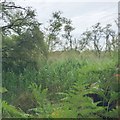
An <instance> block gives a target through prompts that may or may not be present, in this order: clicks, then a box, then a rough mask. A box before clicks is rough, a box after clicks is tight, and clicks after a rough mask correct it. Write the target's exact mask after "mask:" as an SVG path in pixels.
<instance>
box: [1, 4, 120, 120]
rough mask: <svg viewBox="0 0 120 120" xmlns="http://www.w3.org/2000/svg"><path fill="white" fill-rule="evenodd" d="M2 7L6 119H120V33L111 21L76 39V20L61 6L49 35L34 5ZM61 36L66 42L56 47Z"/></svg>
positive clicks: (4, 114) (3, 107)
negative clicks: (66, 14)
mask: <svg viewBox="0 0 120 120" xmlns="http://www.w3.org/2000/svg"><path fill="white" fill-rule="evenodd" d="M2 6H3V14H4V15H5V16H6V17H4V18H3V20H4V21H7V23H6V25H5V26H2V30H3V32H2V34H3V46H2V51H3V52H2V53H3V54H2V59H3V61H2V64H3V71H2V88H0V93H2V117H3V118H12V117H13V118H25V119H28V118H50V119H52V118H100V119H110V118H119V114H118V112H119V111H120V110H119V107H118V105H119V104H118V103H119V99H120V92H119V86H120V83H119V78H120V73H119V70H120V68H119V67H120V66H119V63H118V53H117V50H118V36H117V35H116V33H115V32H114V31H112V30H111V28H110V27H111V26H110V25H107V26H106V27H101V26H100V23H98V24H96V25H95V26H93V27H92V28H91V30H89V31H86V32H84V33H83V34H82V35H81V39H80V40H78V41H76V42H75V41H74V38H73V36H72V34H71V32H72V31H73V30H74V28H73V27H72V21H71V20H69V19H67V18H65V17H61V14H62V13H61V12H60V11H59V12H55V13H53V18H52V20H50V24H49V27H48V29H46V31H47V34H45V33H44V32H42V30H41V29H40V27H41V26H40V23H39V22H38V21H37V20H36V18H35V16H36V15H35V12H34V10H32V9H30V8H22V7H20V6H16V5H15V4H14V3H12V2H10V3H9V2H3V3H2ZM13 8H14V9H13ZM10 10H11V11H10ZM14 10H15V11H14ZM11 12H13V13H14V14H11ZM62 28H63V29H62ZM62 30H63V31H62ZM61 32H62V33H63V32H64V33H63V34H61ZM101 32H102V34H103V33H105V34H104V38H105V40H106V41H107V43H106V46H105V48H104V49H102V46H101V45H100V40H101V39H100V38H102V39H103V36H101V35H102V34H101ZM60 36H62V38H63V40H65V44H62V45H61V46H62V48H63V49H62V50H61V51H56V50H55V49H54V48H55V46H56V45H57V44H59V45H60V43H61V42H62V41H59V39H58V38H60ZM64 38H65V39H64ZM91 42H92V43H93V48H92V49H89V48H88V46H89V45H90V44H92V43H91ZM66 44H67V46H66ZM78 45H79V46H78ZM53 50H54V51H53Z"/></svg>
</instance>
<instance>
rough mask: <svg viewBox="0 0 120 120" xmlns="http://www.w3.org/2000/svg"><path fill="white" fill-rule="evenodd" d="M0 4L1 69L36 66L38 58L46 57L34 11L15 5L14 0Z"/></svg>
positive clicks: (42, 36) (41, 34) (42, 37)
mask: <svg viewBox="0 0 120 120" xmlns="http://www.w3.org/2000/svg"><path fill="white" fill-rule="evenodd" d="M1 4H2V9H3V10H2V17H3V21H2V22H3V25H2V27H1V28H2V34H3V46H2V52H3V56H2V58H3V61H2V62H3V70H7V69H13V68H14V69H15V68H16V69H17V70H18V69H19V68H20V69H21V70H23V69H24V68H26V67H27V66H32V67H35V68H37V61H38V59H39V60H40V58H41V59H43V58H45V57H47V51H46V46H45V43H44V35H43V33H42V32H41V30H40V28H39V27H40V23H39V22H38V21H37V20H36V18H35V17H36V14H35V11H34V10H32V9H31V8H30V7H28V8H23V7H21V6H16V5H15V3H14V2H2V3H1ZM11 66H12V67H11ZM16 69H15V71H16Z"/></svg>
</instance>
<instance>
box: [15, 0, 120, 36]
mask: <svg viewBox="0 0 120 120" xmlns="http://www.w3.org/2000/svg"><path fill="white" fill-rule="evenodd" d="M15 1H16V3H17V4H19V5H21V6H31V7H32V8H33V9H36V12H37V15H38V16H37V19H38V20H39V22H41V23H43V26H45V25H46V23H47V21H48V20H49V19H50V18H51V14H52V12H54V11H58V10H60V11H62V12H63V15H62V16H65V17H67V18H70V19H71V20H72V21H73V26H74V27H75V31H74V35H76V36H78V35H79V34H80V33H82V32H84V31H85V30H86V29H87V28H88V29H89V28H90V27H91V26H92V25H94V24H96V23H97V22H100V23H102V25H106V24H108V23H110V24H113V29H115V30H116V31H117V26H116V24H115V22H114V21H115V20H116V19H117V17H118V16H117V15H118V3H117V0H109V1H108V0H104V2H102V0H101V1H100V0H92V1H91V0H84V2H79V1H80V0H74V2H73V0H66V1H65V0H56V1H55V0H15ZM113 1H114V2H113Z"/></svg>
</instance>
